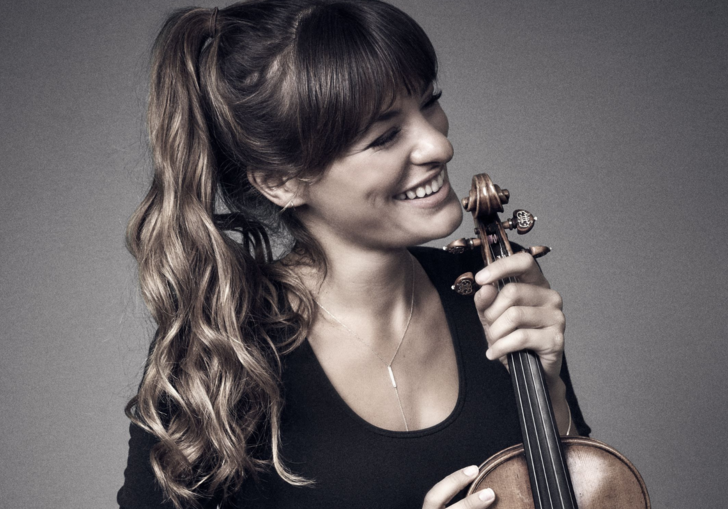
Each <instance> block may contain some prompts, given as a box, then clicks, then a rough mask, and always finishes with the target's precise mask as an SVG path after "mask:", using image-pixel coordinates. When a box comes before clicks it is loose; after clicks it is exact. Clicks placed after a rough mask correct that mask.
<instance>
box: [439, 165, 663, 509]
mask: <svg viewBox="0 0 728 509" xmlns="http://www.w3.org/2000/svg"><path fill="white" fill-rule="evenodd" d="M509 199H510V193H509V192H508V190H507V189H501V188H500V187H499V186H497V185H495V184H494V183H493V181H492V180H491V179H490V177H489V176H488V175H487V174H485V173H481V174H478V175H475V176H473V182H472V187H471V189H470V193H469V195H468V196H467V197H466V198H463V199H462V205H463V207H464V208H465V210H467V211H468V212H471V213H472V215H473V219H474V221H475V234H476V235H477V237H475V238H472V239H460V240H456V241H454V242H451V243H450V244H449V245H448V246H446V247H445V249H446V250H448V251H450V252H453V253H459V252H462V251H464V250H465V249H475V248H480V251H481V255H482V257H483V261H484V263H485V264H486V265H488V264H490V263H493V262H494V261H495V260H498V259H500V258H505V257H507V256H511V255H512V254H513V249H512V248H511V244H510V241H509V240H508V236H507V235H506V230H514V229H515V230H516V231H517V232H518V233H519V234H525V233H528V232H529V231H530V230H531V229H532V228H533V226H534V224H535V221H536V218H535V217H534V216H533V215H532V214H531V213H530V212H528V211H526V210H522V209H519V210H516V211H514V213H513V217H512V218H510V219H507V220H505V221H501V220H500V218H499V217H498V213H499V212H503V204H505V203H508V201H509ZM549 251H550V249H549V248H547V247H545V246H537V247H532V248H530V249H528V252H530V253H531V255H532V256H534V257H538V256H543V255H545V254H547V253H548V252H549ZM513 282H517V279H515V278H508V279H507V280H502V281H499V282H498V284H497V287H498V289H499V290H500V289H502V288H503V286H505V285H506V284H508V283H513ZM476 286H477V285H476V284H475V278H474V276H473V274H472V273H471V272H467V273H465V274H463V275H461V276H460V277H458V278H457V279H456V280H455V283H454V285H453V287H452V288H453V290H455V291H456V292H458V293H460V294H461V295H469V294H472V293H474V292H475V290H476ZM508 368H509V372H510V375H511V381H512V382H513V389H514V393H515V395H516V407H517V410H518V416H519V421H520V425H521V434H522V436H523V444H521V445H518V446H514V447H510V448H508V449H505V450H503V451H501V452H499V453H497V454H496V455H494V456H493V457H491V458H490V459H488V460H487V461H486V462H485V463H483V465H481V467H480V474H479V475H478V477H477V478H476V480H475V481H474V482H473V484H472V485H471V487H470V491H469V492H468V494H471V493H474V492H476V491H479V490H481V489H485V488H492V489H493V491H495V493H496V501H495V502H494V504H493V505H492V506H491V507H494V508H498V509H531V508H534V509H602V508H604V509H606V508H610V509H649V508H650V500H649V496H648V494H647V489H646V487H645V483H644V481H643V480H642V477H641V476H640V474H639V472H637V469H636V468H635V467H634V466H633V465H632V464H631V463H630V462H629V461H628V460H627V459H626V458H625V457H624V456H622V455H621V454H620V453H618V452H617V451H616V450H614V449H612V448H611V447H609V446H608V445H606V444H603V443H601V442H598V441H596V440H592V439H589V438H584V437H573V438H572V437H561V436H560V435H559V429H558V426H557V424H556V421H555V418H554V413H553V409H552V406H551V400H550V397H549V392H548V387H547V384H546V381H545V379H544V376H543V368H542V366H541V361H540V359H539V357H538V356H537V355H536V354H535V353H534V352H532V351H530V350H521V351H519V352H512V353H509V354H508Z"/></svg>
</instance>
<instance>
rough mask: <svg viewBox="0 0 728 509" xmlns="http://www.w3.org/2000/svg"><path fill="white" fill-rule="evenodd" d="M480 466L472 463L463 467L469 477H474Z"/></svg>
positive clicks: (464, 472)
mask: <svg viewBox="0 0 728 509" xmlns="http://www.w3.org/2000/svg"><path fill="white" fill-rule="evenodd" d="M478 470H479V469H478V467H477V466H475V465H470V466H469V467H466V468H464V469H463V474H465V475H467V476H468V477H473V476H474V475H475V474H477V473H478Z"/></svg>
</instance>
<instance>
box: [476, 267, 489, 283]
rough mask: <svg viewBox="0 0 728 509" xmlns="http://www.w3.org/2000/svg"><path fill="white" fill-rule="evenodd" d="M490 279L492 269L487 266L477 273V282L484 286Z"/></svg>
mask: <svg viewBox="0 0 728 509" xmlns="http://www.w3.org/2000/svg"><path fill="white" fill-rule="evenodd" d="M489 279H490V271H489V270H488V269H487V268H486V269H483V270H481V271H480V272H478V273H477V274H476V275H475V282H476V283H478V284H479V285H480V286H483V285H484V284H485V283H487V282H488V280H489Z"/></svg>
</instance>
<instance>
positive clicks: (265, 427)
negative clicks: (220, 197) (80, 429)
mask: <svg viewBox="0 0 728 509" xmlns="http://www.w3.org/2000/svg"><path fill="white" fill-rule="evenodd" d="M213 12H215V11H213ZM216 18H217V16H216V15H214V16H211V11H210V10H208V9H198V8H191V9H184V10H181V11H178V12H177V13H175V14H174V15H173V16H172V17H171V18H170V19H169V20H168V21H167V23H166V24H165V25H164V27H163V29H162V31H161V33H160V35H159V36H158V38H157V40H156V43H155V46H154V51H153V61H152V79H151V90H150V99H149V110H148V123H149V137H150V144H151V148H152V154H153V163H154V178H153V182H152V185H151V189H150V190H149V193H148V194H147V196H146V197H145V199H144V201H143V202H142V204H141V205H140V206H139V208H138V209H137V211H136V212H135V213H134V215H133V217H132V218H131V220H130V223H129V226H128V229H127V245H128V248H129V251H130V252H131V253H132V255H133V256H134V257H135V258H136V260H137V262H138V265H139V281H140V286H141V290H142V294H143V297H144V300H145V302H146V304H147V307H148V308H149V310H150V311H151V314H152V316H153V318H154V320H155V321H156V322H157V324H158V330H157V334H156V337H155V341H154V344H153V347H152V349H151V352H150V355H149V359H148V362H147V366H146V371H145V375H144V378H143V380H142V383H141V386H140V389H139V392H138V394H137V395H136V396H135V397H134V398H133V399H132V400H131V401H130V402H129V404H128V405H127V408H126V412H127V415H128V416H129V418H130V419H131V420H132V421H133V422H135V423H136V424H137V425H139V426H141V427H142V428H144V429H145V430H146V431H147V432H149V433H151V434H152V435H154V436H155V437H156V438H157V439H158V443H157V444H156V445H155V446H154V447H153V449H152V452H151V457H150V461H151V465H152V467H153V469H154V473H155V476H156V478H157V480H158V482H159V484H160V485H161V487H162V488H163V489H164V491H165V493H166V495H167V496H168V497H169V498H170V500H171V501H172V502H173V503H174V505H175V506H176V507H178V508H181V507H183V506H194V507H196V506H198V503H197V501H196V500H197V498H198V497H199V496H200V495H201V494H208V495H209V494H212V493H222V494H223V496H226V495H228V494H230V493H232V492H234V491H235V490H237V489H238V488H239V487H240V485H241V483H242V482H243V480H244V478H245V477H247V476H248V475H251V474H254V473H255V472H258V471H260V470H261V469H263V468H265V467H266V466H268V465H269V464H271V463H272V464H273V466H274V468H275V469H276V470H277V471H278V473H279V475H280V476H281V477H282V478H283V479H285V480H286V481H288V482H290V483H293V484H303V483H305V481H303V480H302V479H300V478H298V477H296V476H295V475H293V474H291V473H290V472H289V471H288V470H287V469H286V468H285V467H284V466H283V464H282V461H281V457H280V456H281V455H280V452H279V445H278V444H279V432H280V423H279V415H280V410H281V405H282V402H281V393H280V387H279V377H280V369H281V365H280V358H279V353H278V350H279V347H280V344H278V343H281V340H280V337H284V340H285V341H287V342H288V343H290V342H293V343H296V344H297V343H300V341H302V339H303V337H304V336H305V330H306V327H307V322H306V320H304V319H303V318H302V314H301V313H299V312H294V311H293V310H291V309H290V306H288V305H286V304H285V302H286V299H285V298H284V293H285V292H287V291H292V292H298V293H299V294H301V292H303V293H304V294H305V290H304V289H303V288H302V287H301V286H300V285H298V286H296V284H295V283H287V282H286V277H287V276H289V275H287V273H286V271H285V269H284V268H273V266H272V265H270V264H269V262H270V261H272V254H271V249H270V242H269V240H268V236H267V234H266V232H265V229H264V228H263V226H262V225H261V224H260V223H258V222H256V221H254V220H252V219H249V218H248V219H246V218H244V217H243V216H241V215H240V214H237V215H230V214H228V215H227V216H216V214H215V212H216V211H215V207H216V195H217V189H218V185H219V182H218V181H217V177H216V174H217V173H216V172H217V165H218V160H217V159H218V158H217V157H216V150H215V148H214V144H213V142H212V140H211V132H210V130H209V128H208V125H209V119H210V117H211V116H212V114H213V113H212V109H213V108H214V106H211V103H216V102H219V101H220V98H219V97H217V96H215V94H214V93H213V94H210V93H209V92H208V93H205V92H203V90H201V85H200V83H201V79H200V74H202V73H205V74H206V75H207V76H208V79H207V80H206V81H208V82H209V81H210V80H212V81H214V79H215V78H214V70H212V69H211V67H214V64H215V58H214V56H213V55H212V53H213V52H214V51H215V50H216V47H217V44H218V43H217V41H216V40H215V39H216V38H215V37H213V40H212V41H211V40H210V38H211V36H214V35H215V32H214V31H215V30H216V26H217V22H218V20H217V19H216ZM211 20H212V21H214V23H211ZM210 76H211V77H210ZM208 88H209V87H208ZM217 114H218V115H219V113H217ZM217 152H218V153H219V151H217ZM220 218H222V219H223V221H222V222H225V221H227V223H231V224H233V225H234V226H235V227H236V229H237V230H238V233H239V234H240V235H242V240H243V241H242V242H241V243H238V242H235V241H233V240H232V239H231V237H230V236H229V235H227V234H225V233H224V232H223V231H222V230H221V229H220V227H219V224H220V223H221V220H220ZM266 263H268V265H266ZM289 279H290V278H289ZM304 307H306V306H304ZM309 307H310V306H309ZM308 316H310V314H309V315H308ZM261 441H262V442H263V443H265V442H266V441H267V443H268V444H269V447H266V448H265V449H266V450H267V451H268V452H267V453H266V452H262V453H261V451H259V450H258V451H254V450H253V449H254V447H256V445H257V444H258V443H260V442H261ZM254 453H255V454H254Z"/></svg>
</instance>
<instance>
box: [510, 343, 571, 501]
mask: <svg viewBox="0 0 728 509" xmlns="http://www.w3.org/2000/svg"><path fill="white" fill-rule="evenodd" d="M508 366H509V368H510V373H511V381H512V382H513V389H514V391H515V393H516V403H517V406H518V414H519V418H520V420H521V431H522V434H523V449H524V451H525V455H526V462H527V463H528V473H529V477H530V478H531V492H532V493H533V500H534V506H535V508H536V509H578V507H577V505H576V497H575V496H574V488H573V487H572V485H571V478H570V477H569V471H568V469H567V468H566V460H565V459H564V453H563V450H562V448H561V440H560V437H559V428H558V426H557V424H556V419H555V418H554V412H553V408H552V407H551V400H550V398H549V393H548V387H547V386H546V381H545V380H544V376H543V369H542V367H541V361H540V360H539V358H538V356H537V355H536V354H535V353H533V352H532V351H530V350H522V351H520V352H515V353H511V354H508Z"/></svg>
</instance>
